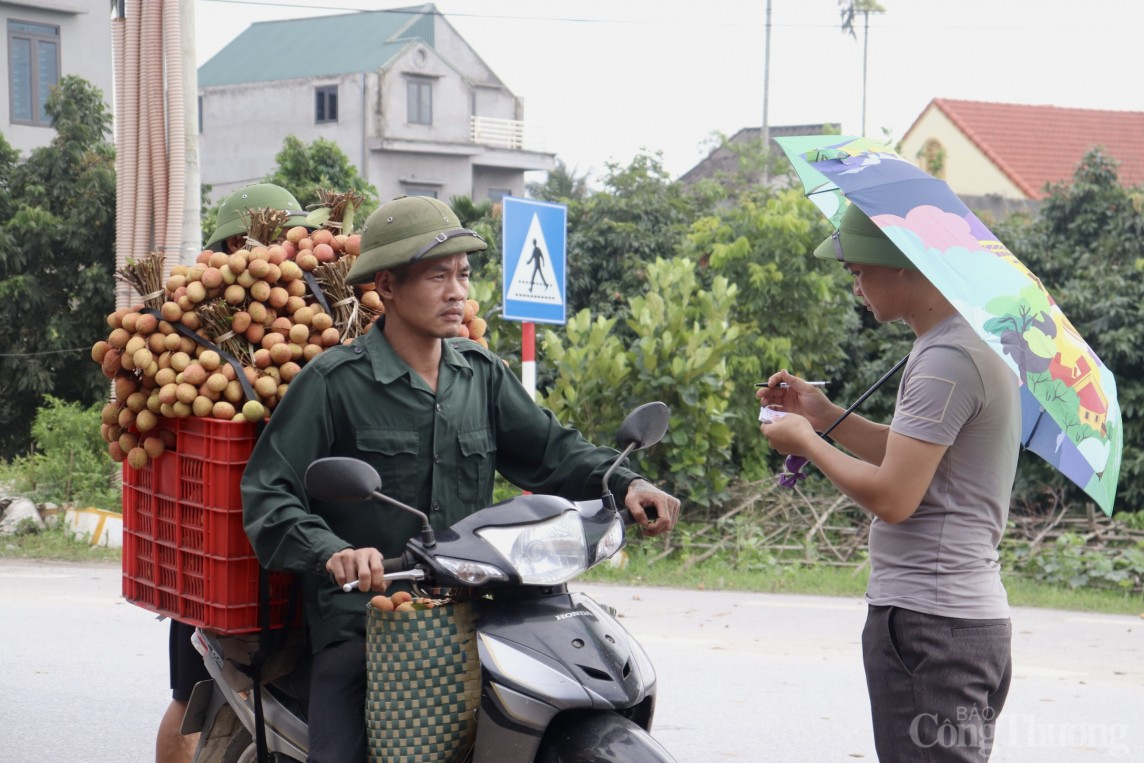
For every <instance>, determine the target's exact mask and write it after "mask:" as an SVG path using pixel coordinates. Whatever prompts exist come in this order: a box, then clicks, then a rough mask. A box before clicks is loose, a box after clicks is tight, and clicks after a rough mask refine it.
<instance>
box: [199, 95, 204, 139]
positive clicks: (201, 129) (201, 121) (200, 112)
mask: <svg viewBox="0 0 1144 763" xmlns="http://www.w3.org/2000/svg"><path fill="white" fill-rule="evenodd" d="M202 134H203V97H202V96H201V95H200V96H199V135H202Z"/></svg>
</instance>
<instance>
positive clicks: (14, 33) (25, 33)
mask: <svg viewBox="0 0 1144 763" xmlns="http://www.w3.org/2000/svg"><path fill="white" fill-rule="evenodd" d="M0 22H2V23H3V24H4V31H5V34H6V38H5V55H4V56H3V58H2V59H0V70H2V72H0V76H2V77H3V81H4V83H5V84H6V86H7V95H6V96H5V97H2V98H0V125H2V126H3V132H4V137H5V139H7V141H8V143H9V144H10V145H11V146H12V147H13V148H16V149H18V150H19V151H20V153H21V154H22V155H24V156H27V154H28V152H30V151H31V150H32V149H34V148H40V147H42V146H46V145H48V144H49V143H51V142H52V138H54V137H55V135H56V133H55V130H53V129H52V125H51V121H50V120H49V119H48V116H47V115H46V114H45V113H44V103H45V101H47V99H48V94H49V93H50V90H51V87H52V86H53V85H55V84H56V83H57V82H59V81H60V78H62V77H64V76H66V75H70V74H74V75H76V76H78V77H83V78H84V79H85V80H87V81H88V82H90V83H91V84H92V85H94V86H95V87H97V88H99V89H100V90H101V91H102V92H103V100H104V102H105V103H107V108H108V111H111V110H112V104H113V101H112V99H113V97H114V94H113V92H112V85H113V81H114V75H113V73H112V72H113V69H112V55H111V12H110V5H109V3H108V2H106V0H9V1H7V2H0Z"/></svg>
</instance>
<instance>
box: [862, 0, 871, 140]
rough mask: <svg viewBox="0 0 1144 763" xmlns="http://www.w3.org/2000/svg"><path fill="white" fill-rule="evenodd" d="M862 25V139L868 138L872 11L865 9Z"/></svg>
mask: <svg viewBox="0 0 1144 763" xmlns="http://www.w3.org/2000/svg"><path fill="white" fill-rule="evenodd" d="M862 16H863V19H864V20H863V24H862V137H863V138H865V137H866V59H867V57H868V56H867V54H868V53H869V50H870V11H869V10H868V9H863V11H862Z"/></svg>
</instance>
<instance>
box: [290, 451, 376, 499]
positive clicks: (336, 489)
mask: <svg viewBox="0 0 1144 763" xmlns="http://www.w3.org/2000/svg"><path fill="white" fill-rule="evenodd" d="M305 482H306V492H307V493H309V494H310V495H312V496H314V497H315V498H317V499H318V500H319V501H330V502H342V503H347V502H350V501H366V500H369V499H370V498H371V497H373V494H374V493H376V492H379V491H380V490H381V476H380V475H379V474H378V473H377V470H376V469H374V468H373V467H372V466H370V465H369V464H367V463H366V462H365V461H361V460H359V459H356V458H346V457H344V456H331V457H329V458H319V459H318V460H317V461H315V462H314V463H312V464H310V466H309V468H307V469H306V479H305Z"/></svg>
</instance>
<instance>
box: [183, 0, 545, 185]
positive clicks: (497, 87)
mask: <svg viewBox="0 0 1144 763" xmlns="http://www.w3.org/2000/svg"><path fill="white" fill-rule="evenodd" d="M198 77H199V99H200V101H199V121H200V124H199V129H200V135H199V141H200V142H199V146H200V156H201V168H202V179H203V182H204V183H206V184H209V185H211V186H212V188H213V190H212V193H211V197H212V199H215V200H217V199H221V198H222V197H223V196H224V195H225V194H227V193H229V192H230V191H232V190H234V189H236V188H238V187H240V186H242V185H246V184H248V183H252V182H257V181H258V180H260V179H261V178H263V177H264V176H266V175H268V174H269V173H270V172H271V171H272V169H273V168H274V165H275V159H274V157H275V155H276V154H277V153H278V152H279V151H280V150H281V148H282V144H283V141H284V140H285V138H286V137H287V136H288V135H295V136H297V137H298V138H299V139H301V140H302V141H303V142H305V143H310V142H312V141H314V140H316V139H318V138H324V139H327V140H331V141H333V142H335V143H337V144H338V145H339V146H340V147H341V149H342V151H344V152H345V154H346V155H347V156H348V157H349V159H350V161H352V162H353V163H354V164H355V165H356V166H357V168H358V172H359V173H360V174H361V175H362V176H363V177H364V178H365V179H366V181H367V182H369V183H371V184H373V185H374V186H375V187H376V188H377V190H378V194H379V198H380V199H381V200H382V201H385V200H387V199H390V198H393V197H394V196H398V195H401V194H409V195H414V194H423V195H430V196H434V197H437V198H440V199H442V200H444V201H448V200H449V198H450V197H452V196H461V195H464V196H469V197H470V198H472V199H473V200H474V201H478V202H480V201H484V200H486V199H493V200H496V199H499V198H500V197H501V196H505V195H513V196H523V195H524V183H525V180H524V173H525V172H526V171H531V170H545V171H547V170H551V169H553V168H554V167H555V155H554V154H551V153H547V152H544V151H540V150H536V149H535V148H534V147H533V144H532V141H531V140H530V136H529V135H527V134H526V132H525V129H524V122H523V108H522V104H521V102H520V99H519V98H517V97H516V96H515V95H513V93H512V92H511V91H509V89H508V88H507V87H505V85H504V83H503V82H501V81H500V79H499V78H497V76H496V74H494V73H493V71H492V70H491V69H490V68H489V67H488V66H487V65H486V64H485V63H484V61H482V60H481V57H480V56H479V55H478V54H477V53H476V51H474V50H473V49H472V48H471V47H470V46H469V45H468V43H466V42H465V40H463V39H462V38H461V36H460V35H459V34H457V31H456V30H455V29H454V28H453V26H452V25H451V24H449V22H448V21H447V20H446V19H445V18H444V17H443V16H442V15H441V14H440V13H439V12H438V11H437V9H436V7H435V6H433V5H432V4H426V5H421V6H417V7H412V8H402V9H396V10H385V11H363V12H360V13H350V14H344V15H336V16H324V17H319V18H306V19H297V20H288V21H269V22H261V23H256V24H253V25H251V26H250V27H249V28H248V29H246V31H244V32H243V33H242V34H240V35H239V36H238V37H237V38H236V39H235V40H234V41H233V42H231V43H230V44H229V45H227V46H226V47H225V48H223V49H222V50H221V51H220V52H219V53H218V54H217V55H215V56H214V57H213V58H211V59H210V60H209V61H207V62H206V63H205V64H203V66H202V67H201V68H200V69H199V72H198Z"/></svg>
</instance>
